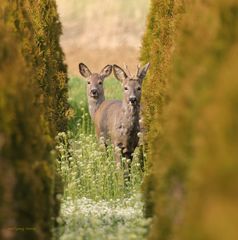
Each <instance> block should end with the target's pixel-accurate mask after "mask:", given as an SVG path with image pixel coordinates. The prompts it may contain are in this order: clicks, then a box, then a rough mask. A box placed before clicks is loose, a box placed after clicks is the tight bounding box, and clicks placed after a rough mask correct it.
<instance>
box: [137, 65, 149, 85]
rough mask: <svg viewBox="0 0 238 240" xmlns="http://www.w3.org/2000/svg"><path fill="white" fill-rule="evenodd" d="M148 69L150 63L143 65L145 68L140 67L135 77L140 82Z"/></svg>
mask: <svg viewBox="0 0 238 240" xmlns="http://www.w3.org/2000/svg"><path fill="white" fill-rule="evenodd" d="M149 67H150V63H147V64H145V66H143V67H141V68H140V69H139V70H138V72H137V77H138V78H139V79H140V81H142V80H143V79H144V77H145V75H146V73H147V71H148V69H149Z"/></svg>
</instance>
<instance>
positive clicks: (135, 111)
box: [122, 101, 140, 130]
mask: <svg viewBox="0 0 238 240" xmlns="http://www.w3.org/2000/svg"><path fill="white" fill-rule="evenodd" d="M122 112H123V122H124V124H125V127H126V128H127V129H131V130H133V129H134V128H136V127H137V125H138V124H139V113H140V105H135V106H132V105H131V104H129V103H126V102H125V101H123V102H122Z"/></svg>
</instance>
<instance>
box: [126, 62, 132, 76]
mask: <svg viewBox="0 0 238 240" xmlns="http://www.w3.org/2000/svg"><path fill="white" fill-rule="evenodd" d="M124 65H125V69H126V72H127V74H128V76H129V77H132V75H131V73H130V71H129V68H128V66H127V65H126V64H125V63H124Z"/></svg>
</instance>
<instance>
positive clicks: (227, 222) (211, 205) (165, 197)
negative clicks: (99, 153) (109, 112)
mask: <svg viewBox="0 0 238 240" xmlns="http://www.w3.org/2000/svg"><path fill="white" fill-rule="evenodd" d="M178 2H179V1H162V0H161V1H153V0H152V5H153V4H155V5H157V6H158V7H159V8H160V9H162V8H161V6H164V5H166V6H167V8H168V9H170V8H171V7H172V5H171V3H173V4H178ZM172 9H175V8H171V11H172ZM171 11H167V12H171ZM179 12H181V11H179ZM171 16H172V17H171V18H170V19H169V24H167V26H169V25H172V26H174V23H176V25H175V26H176V28H175V29H176V31H174V32H173V35H171V34H170V32H167V33H168V35H169V36H171V37H172V39H173V47H172V48H173V49H175V51H173V52H172V55H171V58H170V60H169V61H168V65H169V67H164V68H161V69H160V71H157V70H156V71H154V70H153V69H152V71H151V73H150V76H149V77H148V78H147V82H146V84H147V86H149V85H150V84H151V85H152V84H153V83H154V82H153V81H154V80H153V76H161V75H162V76H164V74H167V80H166V81H163V82H162V83H161V82H159V83H158V85H159V86H157V87H156V88H153V89H154V91H156V90H157V91H158V92H159V93H161V96H162V99H168V100H169V101H168V102H167V101H162V104H161V101H152V103H153V104H155V105H157V109H159V110H156V111H157V112H156V113H155V112H154V113H153V112H152V116H151V118H150V119H149V120H148V121H149V122H150V123H152V124H151V126H152V127H151V128H150V131H149V133H148V134H149V135H148V138H149V139H148V141H150V140H152V142H151V145H150V149H149V150H150V154H149V162H150V165H152V167H151V174H150V175H149V177H148V178H147V180H146V181H145V186H144V187H145V191H147V192H146V195H150V196H152V199H149V204H148V206H151V202H152V203H153V205H154V208H153V209H151V208H149V207H148V209H147V213H151V210H152V212H153V214H154V218H153V225H152V229H151V232H150V237H149V239H163V240H166V239H181V240H184V239H189V240H190V239H196V240H197V239H206V240H210V239H221V240H223V239H224V240H225V239H237V238H238V235H237V230H236V229H237V228H236V224H235V222H237V212H238V207H237V201H238V195H237V182H238V166H237V159H238V151H237V143H238V132H237V131H238V128H237V122H238V114H237V102H238V95H237V92H238V85H237V79H238V72H237V60H238V58H237V56H238V45H237V42H238V27H237V25H238V3H237V1H233V0H230V1H226V0H219V1H209V0H208V1H201V0H196V1H188V2H186V4H185V14H181V15H180V14H179V15H174V14H172V15H171ZM150 18H151V19H160V21H158V25H159V26H158V28H159V27H160V28H161V24H162V23H161V21H162V19H163V18H164V17H163V16H162V15H161V12H160V11H158V10H157V11H153V8H152V11H151V15H150ZM148 27H150V24H149V25H148ZM162 28H163V27H162ZM154 33H155V32H154ZM147 36H148V38H149V39H148V40H146V41H147V42H146V41H144V47H143V49H144V50H143V51H146V48H147V49H148V45H149V47H150V48H151V47H152V46H151V44H150V43H148V42H149V41H150V39H153V37H157V39H158V40H157V41H158V42H161V41H162V39H164V35H163V34H162V32H158V34H157V36H155V35H153V37H152V38H151V37H150V36H149V35H148V32H147V34H146V36H145V38H146V37H147ZM152 45H153V44H152ZM155 49H157V51H156V50H154V51H152V52H150V54H149V55H145V53H143V51H142V59H143V61H148V60H149V59H152V61H153V59H154V58H156V56H157V57H159V56H160V55H163V54H168V53H169V54H170V53H171V52H170V51H168V52H167V50H166V51H164V50H163V49H164V48H162V47H161V45H158V48H156V47H155ZM150 51H151V50H150ZM160 51H162V53H160ZM154 55H156V56H154ZM160 59H161V57H160ZM161 64H162V63H161V62H155V65H156V66H154V68H155V69H156V68H157V69H159V68H160V65H161ZM168 69H169V71H168ZM164 71H165V73H164ZM158 78H159V77H158ZM164 83H165V84H164ZM148 88H149V87H148ZM159 93H158V94H159ZM146 97H148V98H149V99H153V96H150V95H149V93H148V90H146V91H145V98H146ZM147 103H148V104H149V103H150V101H147V100H146V101H145V104H147ZM147 108H148V109H149V108H150V106H148V107H146V108H145V109H146V111H147ZM153 109H156V107H153ZM146 113H147V112H146ZM145 116H147V115H145ZM151 129H153V134H152V133H151V131H152V130H151ZM152 176H153V181H150V180H151V179H152ZM148 179H149V180H148ZM151 182H153V186H154V187H153V188H152V187H151V186H152V185H151ZM155 186H156V187H155ZM151 188H152V190H151ZM148 192H149V193H148ZM146 201H148V200H146Z"/></svg>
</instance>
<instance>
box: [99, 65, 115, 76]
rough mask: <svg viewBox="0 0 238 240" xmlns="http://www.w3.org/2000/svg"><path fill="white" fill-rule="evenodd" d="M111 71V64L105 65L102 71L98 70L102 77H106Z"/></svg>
mask: <svg viewBox="0 0 238 240" xmlns="http://www.w3.org/2000/svg"><path fill="white" fill-rule="evenodd" d="M111 73H112V65H107V66H105V67H104V68H103V69H102V71H101V72H100V76H101V77H102V78H106V77H108V76H109V75H110V74H111Z"/></svg>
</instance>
